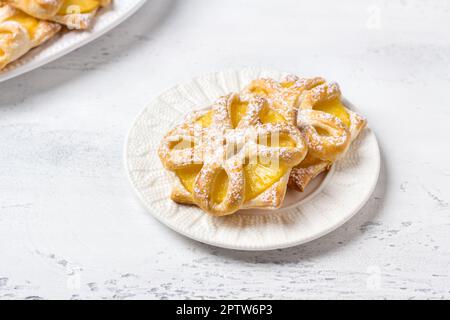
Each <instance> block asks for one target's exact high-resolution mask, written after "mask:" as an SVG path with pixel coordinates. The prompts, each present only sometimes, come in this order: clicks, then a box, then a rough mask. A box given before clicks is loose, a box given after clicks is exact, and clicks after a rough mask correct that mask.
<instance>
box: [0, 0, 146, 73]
mask: <svg viewBox="0 0 450 320" xmlns="http://www.w3.org/2000/svg"><path fill="white" fill-rule="evenodd" d="M145 2H146V0H115V1H113V5H112V6H111V7H109V8H102V9H101V10H100V11H99V13H98V15H97V16H96V19H95V21H94V26H93V27H92V29H91V30H89V31H71V32H63V33H61V34H60V35H58V36H56V37H55V38H53V39H52V40H50V41H48V42H46V43H45V44H43V45H42V46H39V47H38V48H35V49H33V50H31V51H30V52H28V53H27V54H26V55H25V56H23V57H22V58H21V59H19V60H17V61H15V62H13V63H11V64H9V65H8V66H7V67H6V68H5V69H3V70H2V71H0V82H2V81H5V80H8V79H11V78H14V77H17V76H18V75H21V74H23V73H25V72H28V71H31V70H34V69H36V68H39V67H40V66H42V65H44V64H46V63H49V62H51V61H53V60H56V59H58V58H60V57H62V56H63V55H65V54H68V53H69V52H72V51H73V50H75V49H78V48H79V47H81V46H84V45H85V44H87V43H89V42H91V41H92V40H95V39H96V38H98V37H100V36H101V35H103V34H105V33H106V32H108V31H109V30H111V29H112V28H114V27H116V26H117V25H119V24H120V23H122V22H123V21H125V20H126V19H127V18H128V17H130V16H131V15H132V14H133V13H134V12H136V10H138V9H139V8H140V7H141V6H142V5H143V4H144V3H145Z"/></svg>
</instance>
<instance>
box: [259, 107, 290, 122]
mask: <svg viewBox="0 0 450 320" xmlns="http://www.w3.org/2000/svg"><path fill="white" fill-rule="evenodd" d="M259 119H260V120H261V122H262V123H263V124H266V123H273V124H276V123H282V122H286V119H285V118H284V117H283V116H282V115H281V114H279V113H278V112H276V111H274V110H272V109H270V108H269V107H267V106H265V107H264V108H262V109H261V111H260V112H259Z"/></svg>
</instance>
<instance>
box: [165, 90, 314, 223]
mask: <svg viewBox="0 0 450 320" xmlns="http://www.w3.org/2000/svg"><path fill="white" fill-rule="evenodd" d="M306 152H307V149H306V144H305V142H304V140H303V138H302V135H301V133H300V131H299V130H298V129H297V127H296V126H295V125H292V124H290V123H288V122H286V121H285V119H284V117H283V116H282V115H280V114H279V113H278V112H277V111H275V110H274V109H273V108H272V105H271V104H270V103H268V102H267V100H266V99H264V98H262V97H260V96H252V97H250V98H249V99H246V98H245V97H243V96H240V95H239V94H236V93H234V94H230V95H227V96H224V97H221V98H219V99H218V100H217V102H216V103H215V104H214V105H213V106H212V107H211V108H209V109H208V110H205V111H200V112H195V113H194V114H192V115H190V116H189V118H188V119H187V120H186V121H185V122H184V123H182V124H181V125H179V126H177V127H176V128H174V129H172V130H171V131H170V132H169V133H168V134H167V135H166V136H165V137H164V139H163V141H162V143H161V145H160V147H159V151H158V153H159V157H160V159H161V162H162V164H163V166H164V167H165V168H166V169H167V170H168V171H169V172H170V173H171V175H172V177H173V178H174V185H173V188H172V194H171V198H172V200H174V201H176V202H178V203H184V204H195V205H197V206H199V207H200V208H202V209H203V210H204V211H206V212H207V213H209V214H212V215H215V216H223V215H229V214H232V213H235V212H236V211H237V210H239V209H246V208H263V209H276V208H279V207H280V206H281V205H282V203H283V200H284V196H285V193H286V188H287V183H288V180H289V175H290V172H291V169H292V167H294V166H295V165H297V164H299V163H300V162H301V161H302V160H303V158H304V157H305V155H306Z"/></svg>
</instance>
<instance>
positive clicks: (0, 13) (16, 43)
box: [0, 3, 61, 70]
mask: <svg viewBox="0 0 450 320" xmlns="http://www.w3.org/2000/svg"><path fill="white" fill-rule="evenodd" d="M60 29H61V26H60V25H59V24H57V23H54V22H49V21H43V20H39V19H36V18H34V17H32V16H30V15H27V14H26V13H23V12H21V11H20V10H17V9H16V8H14V7H12V6H10V5H5V4H1V3H0V70H2V69H3V68H4V67H5V66H6V65H7V64H9V63H11V62H13V61H15V60H17V59H19V58H20V57H21V56H23V55H24V54H26V53H27V52H28V51H30V50H31V49H33V48H35V47H37V46H39V45H41V44H42V43H44V42H45V41H47V40H48V39H50V38H52V37H53V36H54V35H55V34H56V33H58V31H59V30H60Z"/></svg>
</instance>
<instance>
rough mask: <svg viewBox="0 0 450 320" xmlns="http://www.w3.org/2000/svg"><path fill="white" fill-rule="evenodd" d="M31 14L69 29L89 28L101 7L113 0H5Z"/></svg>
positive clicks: (4, 0)
mask: <svg viewBox="0 0 450 320" xmlns="http://www.w3.org/2000/svg"><path fill="white" fill-rule="evenodd" d="M3 2H5V3H8V4H10V5H12V6H14V7H15V8H17V9H20V10H22V11H24V12H26V13H28V14H29V15H31V16H33V17H36V18H39V19H42V20H51V21H54V22H58V23H60V24H63V25H65V26H67V27H68V28H69V29H88V28H89V27H90V26H91V24H92V21H93V20H94V17H95V15H96V14H97V11H98V9H99V8H101V7H105V6H108V5H110V4H111V0H3Z"/></svg>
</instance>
